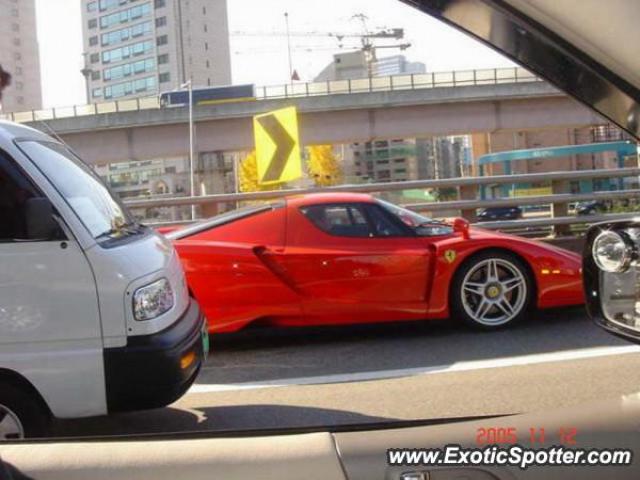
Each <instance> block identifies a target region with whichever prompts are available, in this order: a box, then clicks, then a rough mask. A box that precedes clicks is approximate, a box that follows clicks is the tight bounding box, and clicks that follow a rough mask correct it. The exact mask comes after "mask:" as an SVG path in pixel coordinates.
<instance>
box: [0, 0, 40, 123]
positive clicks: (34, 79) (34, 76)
mask: <svg viewBox="0 0 640 480" xmlns="http://www.w3.org/2000/svg"><path fill="white" fill-rule="evenodd" d="M0 12H2V21H1V22H0V65H2V68H3V69H4V70H6V71H7V72H9V73H10V74H11V77H12V81H11V85H10V86H9V88H7V89H6V90H5V91H4V94H3V97H2V111H3V112H5V113H6V112H16V111H21V110H37V109H39V108H42V85H41V83H40V55H39V51H38V37H37V34H36V5H35V0H19V1H18V0H0Z"/></svg>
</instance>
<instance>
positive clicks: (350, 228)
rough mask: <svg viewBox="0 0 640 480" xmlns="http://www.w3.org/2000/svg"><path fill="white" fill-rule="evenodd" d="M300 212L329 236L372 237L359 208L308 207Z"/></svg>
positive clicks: (343, 206) (345, 206)
mask: <svg viewBox="0 0 640 480" xmlns="http://www.w3.org/2000/svg"><path fill="white" fill-rule="evenodd" d="M300 211H301V212H302V213H303V214H304V216H305V217H307V218H308V219H309V220H310V221H311V222H312V223H313V224H314V225H315V226H316V227H318V228H319V229H320V230H322V231H323V232H325V233H328V234H330V235H337V236H340V237H372V236H373V232H372V231H371V228H370V227H369V223H368V222H367V219H366V217H365V215H364V213H363V211H362V209H361V208H360V207H359V206H356V205H310V206H307V207H302V208H301V209H300Z"/></svg>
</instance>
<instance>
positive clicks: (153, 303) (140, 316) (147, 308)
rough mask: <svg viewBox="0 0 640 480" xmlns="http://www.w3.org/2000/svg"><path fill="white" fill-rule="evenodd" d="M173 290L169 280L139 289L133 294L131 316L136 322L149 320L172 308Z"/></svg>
mask: <svg viewBox="0 0 640 480" xmlns="http://www.w3.org/2000/svg"><path fill="white" fill-rule="evenodd" d="M173 303H174V299H173V289H172V288H171V284H170V283H169V280H167V279H166V278H161V279H160V280H157V281H155V282H153V283H151V284H149V285H146V286H144V287H140V288H139V289H137V290H136V291H135V292H134V294H133V316H134V318H135V319H136V320H140V321H143V320H151V319H153V318H156V317H159V316H160V315H162V314H163V313H165V312H168V311H169V310H171V308H172V307H173Z"/></svg>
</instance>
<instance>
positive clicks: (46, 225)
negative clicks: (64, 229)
mask: <svg viewBox="0 0 640 480" xmlns="http://www.w3.org/2000/svg"><path fill="white" fill-rule="evenodd" d="M24 214H25V226H26V232H25V233H26V237H27V240H52V239H54V238H56V237H57V236H58V232H59V230H60V226H59V225H58V222H57V221H56V219H55V218H54V214H55V211H54V209H53V205H52V204H51V202H50V201H49V199H48V198H46V197H34V198H29V199H27V201H26V202H25V203H24Z"/></svg>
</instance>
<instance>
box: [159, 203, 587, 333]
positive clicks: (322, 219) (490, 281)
mask: <svg viewBox="0 0 640 480" xmlns="http://www.w3.org/2000/svg"><path fill="white" fill-rule="evenodd" d="M167 236H168V237H169V238H171V239H172V240H173V241H174V242H175V245H176V248H177V250H178V253H179V255H180V258H181V259H182V262H183V264H184V268H185V271H186V274H187V282H188V283H189V287H190V288H191V291H192V293H193V294H194V295H195V297H196V298H197V299H198V302H199V303H200V305H201V307H202V308H203V309H204V312H205V314H206V316H207V318H208V319H209V330H210V331H211V332H214V333H215V332H231V331H235V330H238V329H241V328H243V327H244V326H246V325H249V324H252V323H256V322H259V323H261V324H262V323H264V324H269V325H283V326H300V325H320V324H341V323H365V322H383V321H400V320H422V319H430V318H448V317H451V318H453V319H456V320H463V321H465V322H466V323H468V324H470V325H473V326H476V327H479V328H483V329H493V328H497V327H502V326H504V325H507V324H511V323H514V322H516V321H518V320H520V319H521V318H522V317H524V316H525V315H526V313H527V311H528V310H530V309H531V308H534V307H537V308H549V307H558V306H565V305H577V304H581V303H583V301H584V297H583V291H582V281H581V272H580V266H581V261H580V256H579V255H576V254H573V253H571V252H568V251H565V250H562V249H559V248H556V247H553V246H550V245H548V244H544V243H541V242H536V241H532V240H528V239H524V238H519V237H514V236H511V235H506V234H501V233H495V232H490V231H486V230H482V229H479V228H469V225H468V223H467V222H466V221H464V220H462V219H458V220H456V221H454V222H453V223H452V224H449V223H443V222H439V221H435V220H432V219H429V218H426V217H424V216H422V215H419V214H417V213H415V212H413V211H410V210H407V209H405V208H401V207H398V206H396V205H393V204H391V203H388V202H385V201H383V200H379V199H376V198H374V197H372V196H370V195H362V194H351V193H329V194H312V195H300V196H293V197H290V198H286V199H284V200H280V201H277V202H274V203H271V204H268V205H261V206H252V207H248V208H243V209H239V210H236V211H232V212H229V213H225V214H222V215H219V216H217V217H213V218H211V219H208V220H204V221H202V222H200V223H197V224H194V225H191V226H188V227H184V228H180V229H177V230H174V231H171V232H169V233H168V234H167Z"/></svg>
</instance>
